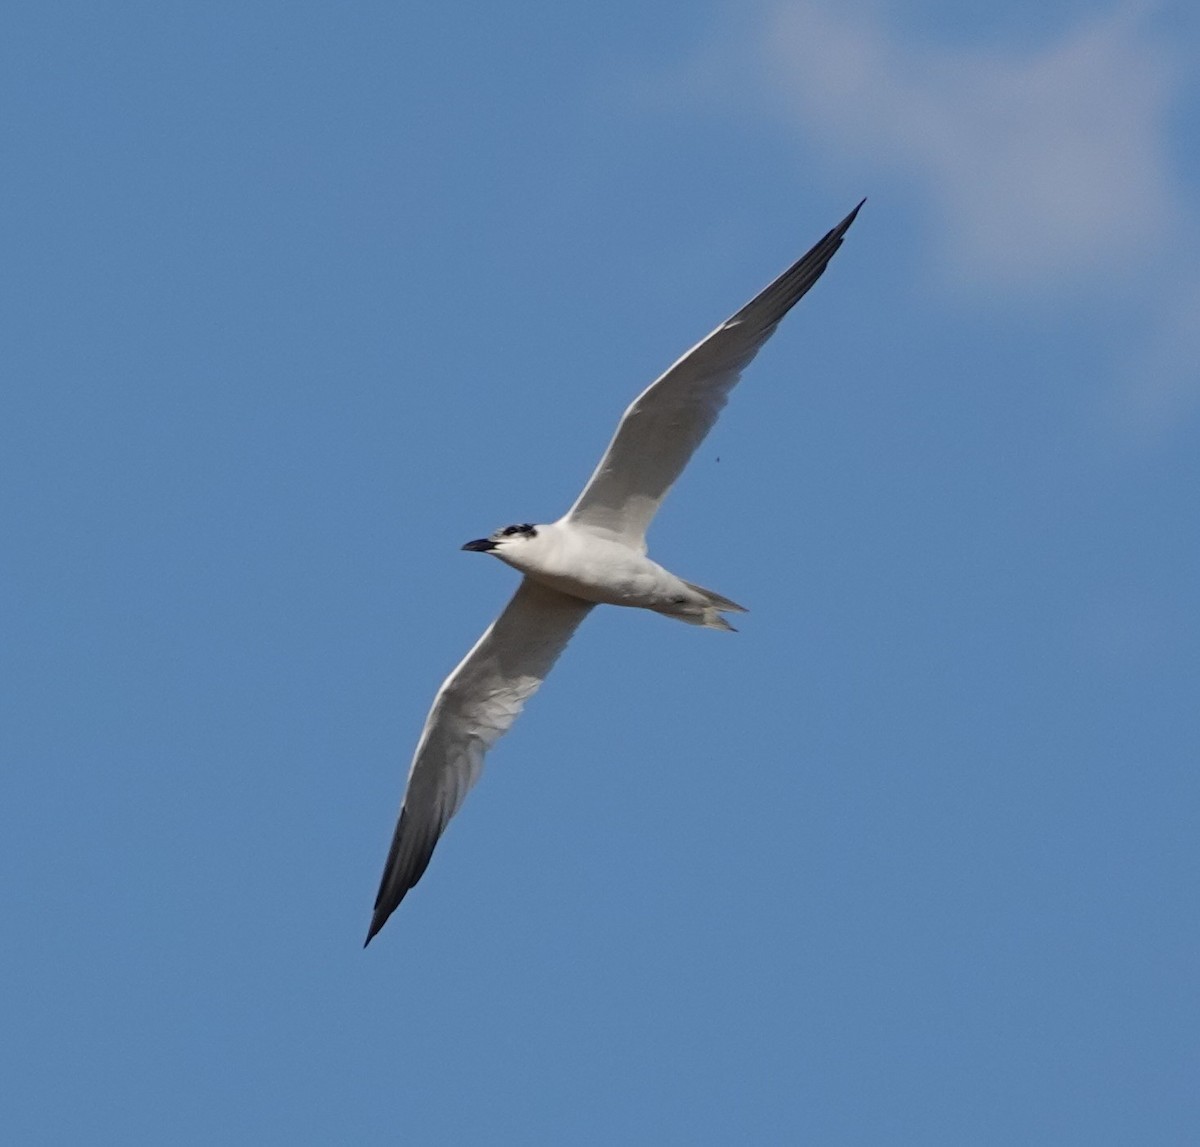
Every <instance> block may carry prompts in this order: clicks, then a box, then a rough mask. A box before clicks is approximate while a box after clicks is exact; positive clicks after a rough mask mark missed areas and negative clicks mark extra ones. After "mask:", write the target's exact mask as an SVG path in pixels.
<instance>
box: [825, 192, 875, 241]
mask: <svg viewBox="0 0 1200 1147" xmlns="http://www.w3.org/2000/svg"><path fill="white" fill-rule="evenodd" d="M866 201H867V197H866V196H865V195H864V196H863V197H862V198H861V199H860V200H859V201H858V204H857V205H856V206H855V208H854V210H853V211H851V212H850V214H849V215H847V216H846V218H845V219H843V220H842V221H841V222H840V223H839V224H838V225H837V226H836V227H835V228H834V229H833V230H834V234H836V235H837V236H838V237H839V238H840V237H841V236H842V235H844V234H845V233H846V232H847V231H848V230H849V229H850V224H851V223H853V222H854V220H855V217H856V216H857V215H858V213H859V212H860V211H861V210H862V205H863V204H864V203H866Z"/></svg>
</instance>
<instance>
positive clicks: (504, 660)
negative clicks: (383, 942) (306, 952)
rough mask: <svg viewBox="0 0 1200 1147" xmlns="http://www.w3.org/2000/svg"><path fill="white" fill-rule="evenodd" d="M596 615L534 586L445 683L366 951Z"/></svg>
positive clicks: (417, 761)
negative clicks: (486, 762) (488, 762)
mask: <svg viewBox="0 0 1200 1147" xmlns="http://www.w3.org/2000/svg"><path fill="white" fill-rule="evenodd" d="M591 608H592V605H591V603H590V602H586V601H580V600H579V599H578V598H575V597H570V596H568V595H567V594H565V593H559V592H558V591H557V590H554V589H550V588H548V587H547V586H543V585H539V584H538V583H537V582H535V581H531V580H530V579H529V578H526V579H525V580H524V581H523V582H522V583H521V585H520V588H519V589H518V590H517V592H516V593H515V594H514V595H513V599H512V600H511V601H510V602H509V603H508V605H507V606H505V608H504V612H503V613H501V614H500V616H499V617H498V618H496V620H495V621H494V622H492V624H491V625H490V626H489V627H488V629H487V632H486V633H484V635H483V636H482V637H481V638H480V639H479V640H478V641H477V642H476V644H475V648H474V649H472V650H471V652H470V653H468V654H467V655H466V657H465V658H463V660H462V663H461V664H460V665H459V666H458V668H457V669H455V670H454V672H453V673H451V674H450V676H449V677H447V678H446V680H445V682H444V683H443V685H442V687H441V689H439V690H438V694H437V697H435V698H434V702H433V708H432V709H431V710H430V712H429V717H428V718H427V719H426V721H425V729H424V731H423V732H422V733H421V740H420V741H419V742H418V744H417V751H416V754H415V755H414V756H413V763H412V767H411V768H410V769H409V773H408V787H407V788H406V789H405V791H404V801H403V803H402V804H401V806H400V821H399V823H398V824H397V825H396V833H395V835H394V836H393V837H392V847H391V848H390V849H389V850H388V858H387V863H386V864H385V865H384V869H383V880H382V882H381V883H380V885H379V894H378V896H376V898H375V914H374V916H373V917H372V918H371V927H370V930H369V931H368V932H367V940H366V942H367V944H369V943H370V942H371V938H372V937H373V936H374V935H375V933H376V932H378V931H379V929H380V928H382V927H383V925H384V923H385V922H386V920H387V918H388V917H389V916H390V915H391V914H392V913H393V912H394V911H395V910H396V907H397V905H398V904H399V903H400V901H401V900H403V899H404V896H405V894H406V893H407V892H408V890H409V889H410V888H411V887H412V886H413V885H414V884H416V883H417V881H418V880H420V879H421V875H422V873H424V871H425V868H426V866H427V865H428V864H429V858H430V857H431V856H432V855H433V850H434V847H435V846H436V845H437V842H438V838H439V837H440V836H441V835H442V833H443V831H445V828H446V825H447V823H448V822H449V820H450V818H451V817H452V816H453V815H454V814H455V813H456V812H457V811H458V809H459V806H460V805H461V804H462V802H463V798H464V797H465V796H466V795H467V792H468V790H469V789H470V788H471V786H472V785H473V784H474V783H475V782H476V781H477V780H478V779H479V774H480V773H481V772H482V771H483V758H484V754H485V753H486V752H487V751H488V749H490V748H491V747H492V745H494V744H495V743H496V741H498V740H499V739H500V737H502V736H503V735H504V734H505V733H506V732H508V729H509V726H510V725H512V723H513V721H515V720H516V719H517V714H518V713H520V712H521V709H522V707H523V706H524V704H525V702H526V701H527V700H528V699H529V698H530V697H532V696H533V694H534V693H536V692H537V689H538V686H540V685H541V683H542V681H543V680H544V679H545V677H546V674H547V673H549V672H550V668H551V666H552V665H553V664H554V662H555V661H557V660H558V655H559V654H560V653H561V652H562V651H563V649H565V648H566V645H567V642H568V641H570V640H571V635H572V634H573V633H574V632H575V630H576V628H577V627H578V625H579V623H580V622H581V621H582V620H583V619H584V618H585V617H586V616H587V614H588V611H589V610H590V609H591Z"/></svg>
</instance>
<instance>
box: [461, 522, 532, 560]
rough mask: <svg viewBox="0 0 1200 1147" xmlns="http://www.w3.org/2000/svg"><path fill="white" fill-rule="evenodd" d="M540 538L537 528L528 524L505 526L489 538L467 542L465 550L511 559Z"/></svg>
mask: <svg viewBox="0 0 1200 1147" xmlns="http://www.w3.org/2000/svg"><path fill="white" fill-rule="evenodd" d="M537 536H538V530H537V526H531V525H529V524H528V523H527V522H526V523H524V524H522V525H519V526H505V527H503V529H499V530H497V531H496V532H495V533H494V534H492V535H491V536H490V537H487V538H476V539H475V541H473V542H467V544H466V545H465V546H463V549H464V550H471V551H472V552H473V553H477V554H491V555H492V556H493V557H497V558H504V559H509V558H513V557H516V556H517V554H518V553H519V552H520V548H521V547H524V546H527V545H528V544H529V543H530V542H532V541H533V540H534V538H536V537H537Z"/></svg>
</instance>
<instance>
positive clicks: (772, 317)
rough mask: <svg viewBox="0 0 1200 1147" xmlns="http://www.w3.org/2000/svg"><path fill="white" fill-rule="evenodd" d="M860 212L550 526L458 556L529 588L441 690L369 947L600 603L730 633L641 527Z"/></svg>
mask: <svg viewBox="0 0 1200 1147" xmlns="http://www.w3.org/2000/svg"><path fill="white" fill-rule="evenodd" d="M865 202H866V200H865V199H864V200H862V201H861V202H859V204H858V206H856V207H855V208H854V210H853V211H851V212H850V214H849V215H847V216H846V218H845V219H843V220H842V221H841V222H840V223H839V224H838V225H837V226H836V227H834V228H833V229H832V230H831V231H829V232H828V233H826V235H825V236H824V237H823V238H822V239H821V240H820V241H819V242H818V243H817V244H816V245H815V246H813V247H812V249H811V250H809V251H808V252H807V253H806V254H805V255H803V256H801V258H799V259H798V260H797V261H796V262H795V263H793V264H792V266H790V267H789V268H788V269H787V270H786V271H784V272H783V274H782V275H780V276H779V277H778V278H777V279H775V280H774V281H773V282H772V283H770V285H768V286H767V287H766V288H764V289H763V290H762V291H760V292H759V293H758V294H757V295H755V296H754V298H753V299H751V300H750V302H748V303H747V304H746V305H745V306H744V307H742V309H741V310H739V311H737V312H736V313H735V314H734V315H732V316H731V317H730V318H728V319H726V320H725V322H723V323H722V324H721V325H720V326H719V327H717V328H716V330H714V331H713V332H712V333H711V334H709V335H708V336H707V337H706V338H705V339H703V340H702V341H701V342H699V343H697V344H696V345H695V346H694V347H693V348H692V349H691V350H689V351H688V352H687V353H686V354H684V355H683V357H682V358H680V359H679V360H678V361H677V362H675V364H674V365H673V366H671V367H670V368H669V369H668V370H667V371H666V373H664V374H663V375H661V376H660V377H659V378H658V379H657V380H656V381H654V382H653V383H651V384H650V386H649V387H647V388H646V389H645V390H644V391H643V392H642V393H641V395H639V396H638V398H636V399H635V400H634V402H633V403H632V405H630V406H629V408H628V409H627V410H626V411H625V413H624V415H623V416H622V418H621V421H620V423H619V424H618V426H617V430H616V433H615V434H614V435H613V438H612V441H611V442H610V443H609V445H608V448H607V449H606V450H605V452H604V455H603V457H602V458H601V459H600V462H599V464H598V465H597V467H596V469H595V471H594V472H593V473H592V476H591V477H590V478H589V479H588V482H587V484H586V485H585V486H584V488H583V491H582V492H581V493H580V495H579V497H578V498H577V499H576V500H575V503H574V505H572V506H571V508H570V509H569V510H568V511H567V512H566V513H565V514H564V515H563V516H562V517H561V518H559V519H558V520H557V521H555V522H550V523H547V524H544V525H538V524H534V523H529V522H526V523H521V524H517V525H510V526H505V527H503V528H502V529H499V530H497V531H496V532H495V533H493V534H491V535H490V536H489V537H486V538H478V539H476V540H475V541H470V542H467V543H466V544H465V545H464V546H463V547H462V548H463V549H464V550H468V551H471V552H475V553H483V554H490V555H491V556H492V557H494V558H498V559H499V560H500V561H502V562H504V563H505V564H506V565H509V566H511V567H513V568H514V569H516V570H518V571H519V572H520V573H522V574H523V575H524V576H523V578H522V580H521V583H520V585H519V586H518V588H517V591H516V593H515V594H514V595H513V597H512V599H511V600H510V601H509V603H508V605H506V606H505V607H504V610H503V611H502V612H501V614H500V616H499V617H497V618H496V620H495V621H494V622H492V624H491V625H490V626H489V627H488V629H487V630H486V631H485V632H484V634H483V636H482V637H480V639H479V640H478V641H477V642H476V643H475V645H474V647H473V648H472V649H471V651H470V652H469V653H468V654H467V655H466V657H464V658H463V660H462V661H461V662H460V663H459V665H458V666H457V668H455V669H454V670H453V672H451V674H450V676H449V677H447V678H446V680H445V681H444V682H443V684H442V686H441V688H440V689H439V690H438V692H437V695H436V696H435V698H434V701H433V706H432V708H431V709H430V712H429V716H428V717H427V719H426V721H425V727H424V729H423V730H422V732H421V736H420V739H419V741H418V742H417V748H416V751H415V753H414V755H413V760H412V764H411V766H410V768H409V772H408V781H407V784H406V786H405V790H404V796H403V799H402V802H401V806H400V815H399V820H398V822H397V824H396V828H395V832H394V834H393V836H392V842H391V846H390V848H389V849H388V854H387V860H386V862H385V864H384V869H383V877H382V879H381V881H380V884H379V892H378V895H377V896H376V898H375V906H374V911H373V913H372V916H371V924H370V928H369V929H368V931H367V938H366V941H365V943H364V945H363V946H364V947H366V945H367V944H370V942H371V940H372V939H373V938H374V937H375V936H376V934H377V933H378V932H379V930H380V929H381V928H382V927H383V925H384V924H385V923H386V921H387V919H388V917H389V916H391V914H392V913H393V912H394V911H395V910H396V908H397V907H399V905H400V902H401V901H402V900H403V899H404V897H405V896H406V895H407V893H408V892H409V890H410V889H411V888H412V887H413V886H414V885H415V884H416V883H417V881H419V880H420V879H421V877H422V875H424V873H425V869H426V867H427V866H428V864H429V860H430V857H431V856H432V855H433V850H434V848H435V847H436V845H437V843H438V840H439V839H440V838H441V836H442V833H443V832H444V831H445V829H446V825H447V824H448V823H449V821H450V818H451V817H453V816H454V814H455V813H456V812H457V811H458V810H459V808H460V807H461V806H462V802H463V800H464V798H465V797H466V795H467V792H468V791H469V790H470V789H471V787H472V786H473V785H474V784H475V782H476V781H478V780H479V775H480V773H481V772H482V770H483V760H484V756H485V754H486V753H487V751H488V750H489V749H490V748H491V747H492V746H493V745H494V744H495V743H496V741H497V740H499V738H500V737H501V736H503V735H504V733H506V732H507V731H508V729H509V728H510V727H511V726H512V723H513V721H515V720H516V718H517V715H518V714H519V713H520V712H521V709H522V708H523V707H524V705H525V702H526V701H528V700H529V698H530V697H531V696H532V695H533V694H534V693H535V692H537V690H538V688H539V687H540V685H541V684H542V681H543V680H544V679H545V677H546V675H547V674H548V673H549V672H550V669H551V667H552V666H553V665H554V663H555V661H557V660H558V657H559V654H561V653H562V651H563V649H564V648H565V647H566V645H567V643H568V642H569V641H570V639H571V637H572V635H573V634H574V633H575V630H576V629H577V628H578V627H579V624H580V623H581V622H582V621H583V619H584V618H585V617H586V616H587V615H588V614H589V613H590V612H591V611H592V609H594V608H595V607H596V606H597V605H602V604H607V605H618V606H627V607H634V608H639V609H647V610H651V611H653V612H655V613H660V614H663V615H664V616H666V617H671V618H676V619H678V620H679V621H683V622H686V623H687V624H689V625H696V626H703V627H705V628H708V629H717V630H726V631H732V630H733V626H732V625H730V624H729V622H728V621H727V620H726V618H725V616H724V615H725V614H727V613H744V612H746V611H745V609H744V608H743V607H742V606H740V605H738V604H737V603H736V602H734V601H731V600H730V599H729V598H727V597H722V596H721V595H720V594H718V593H715V592H714V591H712V590H709V589H705V588H704V587H703V586H699V585H696V584H694V583H692V582H688V581H684V580H683V579H682V578H680V577H677V576H676V575H675V574H673V573H671V572H669V571H668V570H666V569H664V568H663V567H662V566H660V565H658V564H657V563H656V562H654V561H652V560H651V559H650V558H649V557H647V556H646V550H647V547H646V529H647V527H648V526H649V525H650V521H651V519H652V518H653V517H654V515H655V513H656V511H657V510H658V507H659V505H660V504H661V502H662V500H663V498H664V497H665V496H666V494H667V491H668V490H669V489H670V488H671V486H672V484H673V483H674V482H675V480H676V479H677V478H678V477H679V475H680V474H681V473H682V471H683V469H684V467H685V466H686V465H687V463H688V461H689V459H690V458H691V457H692V454H693V453H694V452H695V450H696V448H697V447H698V446H699V445H700V443H701V441H702V440H703V439H704V437H705V435H706V434H707V433H708V432H709V430H710V429H712V426H713V424H714V423H715V422H716V420H717V416H718V415H719V414H720V412H721V410H722V408H723V407H724V406H725V403H726V401H727V399H728V397H729V392H730V391H731V390H732V389H733V387H734V385H735V384H736V383H737V381H738V379H739V378H740V377H741V374H742V371H743V370H745V368H746V367H747V366H748V365H749V363H750V361H751V360H752V359H753V358H754V356H755V355H756V354H757V353H758V352H759V350H760V349H761V348H762V346H763V344H764V343H765V342H766V341H767V339H769V338H770V337H771V335H772V334H773V333H774V331H775V328H776V327H777V326H778V325H779V322H780V320H781V319H782V318H783V317H784V315H786V314H787V312H788V311H789V310H791V308H792V307H793V306H795V304H796V303H797V302H799V301H800V299H801V298H803V296H804V295H805V294H806V293H807V292H808V290H809V288H811V287H812V286H813V284H814V283H816V281H817V280H818V279H819V278H820V277H821V275H822V274H823V273H824V271H825V268H826V266H827V265H828V264H829V261H830V259H832V258H833V255H834V253H835V252H836V251H837V249H838V248H839V247H840V246H841V245H842V240H843V238H844V236H845V234H846V232H847V231H848V230H849V228H850V225H851V224H852V223H853V222H854V220H855V217H856V216H857V215H858V212H859V210H860V209H861V208H862V205H863V203H865Z"/></svg>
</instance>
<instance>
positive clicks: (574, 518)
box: [565, 199, 866, 546]
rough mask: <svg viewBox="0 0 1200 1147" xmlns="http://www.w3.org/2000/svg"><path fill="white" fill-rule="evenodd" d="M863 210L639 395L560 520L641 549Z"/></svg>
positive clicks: (853, 214) (848, 217)
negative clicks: (729, 403) (731, 400)
mask: <svg viewBox="0 0 1200 1147" xmlns="http://www.w3.org/2000/svg"><path fill="white" fill-rule="evenodd" d="M865 202H866V200H865V199H864V200H863V201H862V203H865ZM862 203H859V205H858V207H856V208H855V209H854V210H853V211H851V212H850V214H849V215H847V216H846V218H845V219H843V220H842V221H841V222H840V223H839V224H838V225H837V226H836V227H835V228H834V229H833V230H832V231H830V232H829V234H828V235H826V236H825V238H824V239H822V240H821V241H820V242H819V243H818V244H817V245H816V246H815V247H813V249H812V250H811V251H809V252H808V254H807V255H805V256H804V257H803V258H802V259H800V260H799V261H798V262H796V263H795V264H793V265H792V266H791V267H789V268H788V270H786V271H785V272H784V273H783V274H782V275H780V276H779V278H778V279H776V280H775V281H774V282H773V283H772V284H771V285H770V286H769V287H767V288H766V289H765V290H764V291H762V292H761V293H760V294H758V295H756V296H755V297H754V298H753V299H751V300H750V302H748V303H747V304H746V305H745V306H744V307H743V308H742V309H741V310H740V311H738V313H737V314H736V315H734V316H733V317H732V318H730V319H727V320H726V321H725V322H723V323H722V324H721V325H720V326H719V327H717V329H716V330H715V331H713V332H712V334H710V335H709V336H708V338H706V339H705V340H704V341H703V342H701V343H698V344H697V345H696V346H694V347H693V348H692V349H691V350H690V351H688V352H687V354H685V355H684V356H683V358H681V359H680V360H679V361H678V362H677V363H675V365H674V366H672V367H671V368H670V370H668V371H667V372H666V374H664V375H663V376H662V377H661V378H659V379H658V380H657V381H656V382H654V383H651V385H650V386H649V387H648V388H647V389H646V390H645V391H643V392H642V394H641V395H640V396H639V397H638V398H637V399H636V400H635V401H634V403H633V405H632V406H630V407H629V409H628V410H626V411H625V414H624V417H622V419H621V423H620V425H619V426H618V427H617V432H616V434H615V435H614V436H613V440H612V442H610V443H609V446H608V449H607V450H606V451H605V453H604V457H603V458H601V459H600V465H599V466H597V467H596V471H595V473H594V474H593V475H592V476H591V478H590V479H589V480H588V484H587V485H586V486H585V487H584V488H583V493H581V494H580V495H579V498H578V500H577V501H576V502H575V505H573V506H572V507H571V509H570V510H568V511H567V513H566V515H565V520H567V521H570V522H573V523H575V524H577V525H581V526H588V527H590V528H592V529H594V530H597V531H600V532H603V533H606V534H608V535H609V536H611V537H614V538H616V539H618V540H620V541H623V542H625V543H626V544H629V545H639V546H640V545H644V537H645V533H646V527H647V526H648V525H649V524H650V519H651V518H653V517H654V514H655V512H656V511H657V510H658V506H659V503H660V502H661V501H662V500H663V498H664V497H665V496H666V493H667V491H668V490H669V489H670V488H671V485H672V484H673V483H674V481H675V479H676V478H678V477H679V475H680V474H681V473H682V472H683V468H684V467H685V466H686V465H687V463H688V459H689V458H691V456H692V454H693V452H694V451H695V449H696V447H697V446H699V445H700V443H701V441H703V439H704V436H705V435H706V434H707V433H708V432H709V430H711V429H712V425H713V423H714V422H716V420H717V415H718V414H720V413H721V410H722V408H723V407H724V406H725V402H726V400H727V399H728V397H729V392H730V391H731V390H732V389H733V387H734V385H735V384H736V383H737V381H738V379H739V378H740V377H741V373H742V371H743V370H745V369H746V367H747V366H748V365H749V363H750V360H751V359H753V358H754V356H755V355H756V354H758V352H759V349H760V348H761V347H762V345H763V343H765V342H766V341H767V339H769V338H770V337H771V335H772V333H773V332H774V330H775V328H776V327H777V326H778V325H779V321H780V319H782V318H783V316H784V315H786V314H787V313H788V311H789V310H791V308H792V307H794V306H795V305H796V303H798V302H799V301H800V299H802V298H803V297H804V295H805V293H806V292H807V291H808V289H809V288H810V287H811V286H812V285H813V284H814V283H815V282H816V281H817V280H818V279H819V278H820V277H821V274H822V273H823V272H824V270H825V267H826V266H827V265H828V263H829V260H830V259H831V258H833V254H834V252H835V251H836V250H837V249H838V248H839V247H840V246H841V245H842V236H844V235H845V234H846V231H847V230H848V229H849V227H850V224H851V223H853V222H854V217H855V216H856V215H857V214H858V211H859V208H860V207H862Z"/></svg>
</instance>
